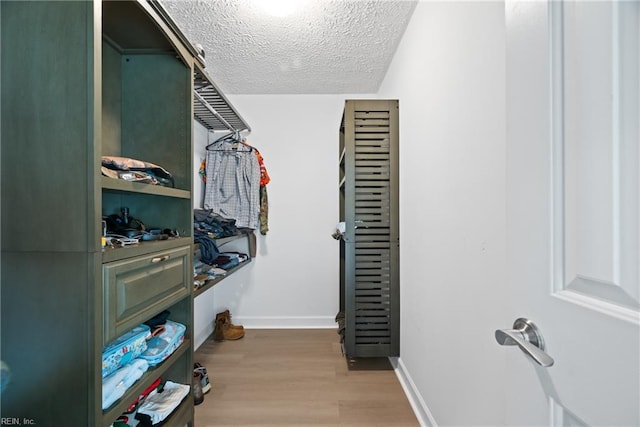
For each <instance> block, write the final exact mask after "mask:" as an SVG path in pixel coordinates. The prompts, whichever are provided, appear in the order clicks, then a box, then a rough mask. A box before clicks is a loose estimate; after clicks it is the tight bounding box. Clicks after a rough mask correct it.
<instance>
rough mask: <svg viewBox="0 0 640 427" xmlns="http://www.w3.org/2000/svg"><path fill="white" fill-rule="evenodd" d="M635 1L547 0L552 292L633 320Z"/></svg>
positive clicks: (638, 299)
mask: <svg viewBox="0 0 640 427" xmlns="http://www.w3.org/2000/svg"><path fill="white" fill-rule="evenodd" d="M639 8H640V7H639V6H638V5H637V4H635V3H631V4H620V3H618V2H612V3H604V2H603V3H586V4H585V3H580V2H571V3H567V2H550V3H549V19H550V21H549V23H550V25H549V29H550V34H549V40H550V55H551V58H550V62H551V70H550V76H551V82H552V84H551V91H552V93H551V97H550V99H551V103H552V105H551V122H552V135H551V136H552V138H551V141H552V144H551V147H550V151H551V152H550V155H551V157H552V165H553V172H552V192H553V194H554V197H553V208H552V210H553V212H552V213H551V215H552V219H553V225H554V227H553V238H552V240H551V241H552V244H553V247H552V248H551V254H552V255H551V257H552V265H553V277H554V283H553V286H552V290H551V291H552V294H554V295H555V296H558V297H559V298H561V299H563V300H567V301H570V302H572V303H574V304H578V305H580V306H583V307H586V308H590V309H592V310H595V311H598V312H601V313H605V314H608V315H610V316H613V317H616V318H620V319H625V320H627V321H632V322H634V323H640V285H639V283H640V280H639V279H640V274H639V265H640V249H639V248H640V237H639V236H640V232H639V226H638V223H639V220H638V219H639V215H640V209H639V207H638V205H639V200H640V196H639V195H640V179H639V174H638V169H639V167H640V161H639V158H640V157H639V155H638V152H639V150H638V135H639V132H638V124H637V123H638V118H639V108H638V99H639V98H640V92H639V90H638V86H639V85H638V82H637V80H638V75H639V73H638V68H639V65H638V58H639V56H640V55H639V53H638V50H639V47H640V42H639V38H638V29H637V23H638V14H639V13H640V12H638V9H639ZM603 16H605V17H606V18H605V20H606V21H605V22H608V23H609V25H604V26H603V25H602V20H603ZM598 24H599V25H598ZM592 53H594V54H592ZM602 58H605V60H603V59H602Z"/></svg>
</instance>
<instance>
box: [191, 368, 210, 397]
mask: <svg viewBox="0 0 640 427" xmlns="http://www.w3.org/2000/svg"><path fill="white" fill-rule="evenodd" d="M193 372H198V373H200V388H202V392H203V393H204V394H207V393H208V392H209V390H211V383H210V382H209V375H208V374H207V368H205V367H204V366H202V365H201V364H200V363H194V364H193Z"/></svg>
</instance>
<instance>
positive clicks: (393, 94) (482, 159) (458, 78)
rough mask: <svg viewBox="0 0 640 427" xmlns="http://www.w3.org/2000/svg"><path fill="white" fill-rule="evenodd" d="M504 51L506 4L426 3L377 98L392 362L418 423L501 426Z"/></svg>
mask: <svg viewBox="0 0 640 427" xmlns="http://www.w3.org/2000/svg"><path fill="white" fill-rule="evenodd" d="M504 55H505V23H504V6H503V4H502V3H501V2H421V3H420V4H419V5H418V6H417V8H416V10H415V12H414V15H413V17H412V19H411V22H410V25H409V27H408V29H407V31H406V33H405V35H404V38H403V40H402V41H401V43H400V46H399V49H398V51H397V52H396V55H395V57H394V60H393V61H392V64H391V67H390V69H389V71H388V73H387V76H386V78H385V80H384V82H383V85H382V87H381V89H380V92H379V94H378V95H379V96H380V97H382V98H398V99H399V100H400V163H401V164H400V228H401V231H400V244H401V246H400V253H401V270H400V276H401V308H402V309H401V351H400V361H399V365H400V368H401V369H400V371H401V373H402V374H403V375H406V376H407V377H408V378H407V384H408V386H409V388H410V395H412V396H413V397H414V399H415V401H416V403H417V404H418V405H421V408H420V410H419V411H418V413H419V414H421V416H422V417H423V421H424V422H425V424H432V423H437V424H438V425H441V426H445V425H450V426H462V425H501V424H503V422H502V421H503V419H502V412H503V404H504V400H503V396H502V387H501V384H500V383H497V378H500V375H499V373H500V369H501V366H502V363H503V361H504V359H503V354H504V348H500V347H499V346H498V345H497V344H496V342H495V339H494V337H493V332H494V330H495V329H496V328H501V327H508V326H509V325H504V324H503V323H505V321H504V319H503V317H502V316H501V313H500V307H501V306H502V302H503V301H504V295H505V293H506V292H505V270H504V268H505V264H504V262H505V220H506V218H505V185H506V184H505V88H504V79H505V64H504ZM425 402H426V404H425Z"/></svg>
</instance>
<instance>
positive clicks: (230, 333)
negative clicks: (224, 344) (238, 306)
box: [213, 310, 244, 341]
mask: <svg viewBox="0 0 640 427" xmlns="http://www.w3.org/2000/svg"><path fill="white" fill-rule="evenodd" d="M242 337H244V326H241V325H234V324H233V323H231V313H230V312H229V310H225V311H223V312H222V313H218V314H216V326H215V329H214V330H213V339H214V340H215V341H224V340H230V341H233V340H239V339H240V338H242Z"/></svg>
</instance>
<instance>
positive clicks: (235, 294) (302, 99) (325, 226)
mask: <svg viewBox="0 0 640 427" xmlns="http://www.w3.org/2000/svg"><path fill="white" fill-rule="evenodd" d="M372 96H373V95H371V96H369V97H372ZM228 97H229V100H230V101H231V103H232V104H233V105H234V107H236V109H237V110H238V111H239V112H240V114H241V115H242V116H243V117H244V118H245V119H246V120H247V122H248V123H249V124H250V126H251V128H252V133H251V134H250V135H249V136H248V137H247V142H248V143H249V144H251V145H253V146H255V147H256V148H257V149H258V150H259V151H260V153H261V154H262V155H263V157H264V160H265V166H266V168H267V171H268V172H269V175H270V177H271V183H269V185H268V186H267V191H268V197H269V232H268V233H267V235H266V236H261V235H260V234H259V233H258V253H257V257H256V258H255V259H254V261H253V262H252V264H250V265H249V266H247V267H246V268H244V269H242V270H240V271H238V272H237V273H235V274H234V275H233V276H230V277H229V278H227V279H225V280H223V281H222V282H220V283H219V284H217V285H216V286H214V287H213V288H212V289H211V290H209V291H207V292H205V293H204V294H202V295H200V296H199V297H198V298H196V301H195V317H196V319H195V333H196V347H197V346H199V345H200V343H201V341H202V340H203V339H204V338H206V337H207V336H208V334H210V333H211V331H212V330H213V316H215V313H216V312H218V311H222V310H224V309H226V308H229V309H230V310H231V313H232V316H233V319H232V320H233V322H234V323H238V324H243V325H244V326H246V327H254V328H255V327H259V328H264V327H274V328H288V327H296V328H303V327H312V328H315V327H328V328H333V327H335V326H336V324H335V322H334V318H335V315H336V313H337V311H338V305H339V296H338V291H339V276H338V272H339V259H338V255H339V252H338V251H339V247H338V242H337V241H336V240H334V239H333V238H331V233H332V232H333V231H334V230H335V225H336V223H337V221H338V191H337V188H338V129H339V126H340V120H341V118H342V109H343V107H344V100H345V99H347V98H353V96H349V95H308V96H307V95H290V96H289V95H282V96H273V95H235V96H233V95H228ZM357 97H367V96H365V95H358V96H357ZM198 127H199V125H196V132H195V135H196V148H195V157H196V158H195V162H196V163H199V162H200V159H201V157H202V156H203V155H204V150H203V146H204V145H206V137H207V136H206V132H205V133H204V134H202V133H201V132H200V129H202V128H201V127H200V129H198ZM195 198H196V199H197V200H201V197H200V195H198V194H197V195H196V197H195ZM222 249H229V248H228V247H226V246H225V247H223V248H222ZM239 249H242V248H239ZM244 250H246V248H244Z"/></svg>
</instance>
